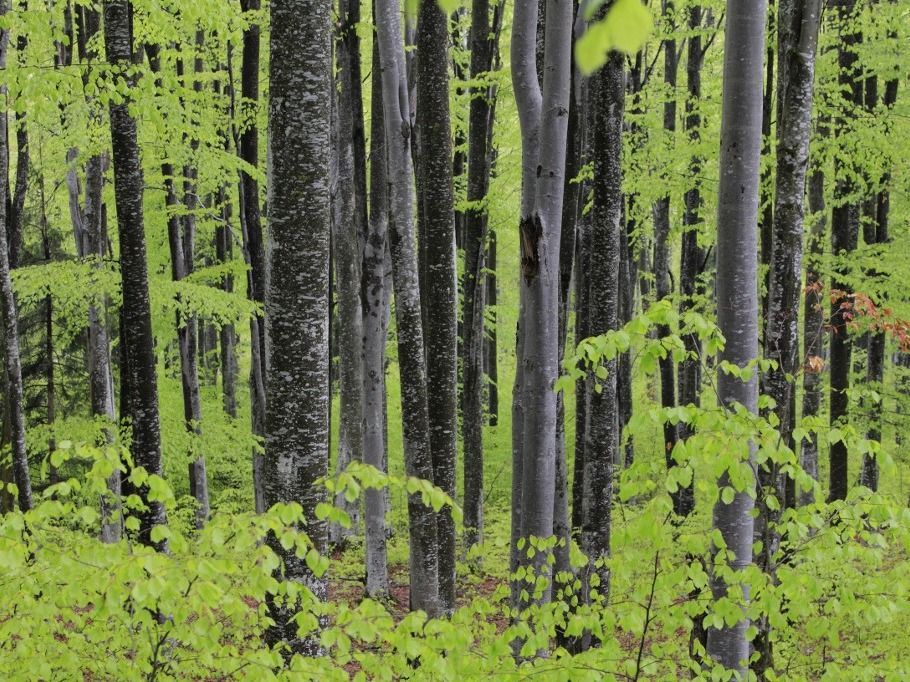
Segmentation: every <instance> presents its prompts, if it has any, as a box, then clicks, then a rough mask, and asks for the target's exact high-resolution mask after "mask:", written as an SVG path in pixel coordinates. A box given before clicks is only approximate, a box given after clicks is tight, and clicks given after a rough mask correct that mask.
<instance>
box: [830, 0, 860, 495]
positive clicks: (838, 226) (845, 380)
mask: <svg viewBox="0 0 910 682" xmlns="http://www.w3.org/2000/svg"><path fill="white" fill-rule="evenodd" d="M854 6H855V4H854V0H837V3H836V5H835V8H836V10H837V16H838V19H839V20H840V22H841V25H840V31H841V39H840V43H839V45H838V55H837V63H838V77H837V80H838V84H839V85H840V87H841V89H842V92H843V93H844V101H843V106H844V108H845V112H844V113H843V114H842V115H841V120H839V121H838V122H837V124H836V125H835V136H837V135H839V134H840V132H841V130H843V128H844V127H845V126H847V125H849V123H847V121H846V120H845V119H847V118H850V117H851V114H852V109H853V107H854V106H859V105H861V104H862V97H863V91H862V80H861V79H860V78H859V64H858V59H857V56H856V52H855V51H854V49H855V45H856V44H857V43H858V42H859V39H860V37H859V34H857V33H856V32H855V29H853V28H851V27H850V26H848V24H849V22H850V21H852V19H853V11H854ZM845 163H846V162H845V161H843V160H842V159H841V158H840V157H839V156H838V157H835V160H834V176H835V185H834V202H835V205H834V208H833V210H832V214H831V251H832V254H833V255H834V256H835V258H840V259H843V258H844V257H845V256H848V255H849V254H850V253H851V252H852V251H854V250H855V249H856V244H857V240H858V238H859V206H858V205H857V204H856V203H854V202H853V200H852V199H851V198H850V197H851V195H852V194H853V192H854V189H855V182H854V181H853V179H852V177H851V176H852V172H851V170H850V169H849V168H845V167H844V166H845ZM846 269H847V268H845V267H844V266H843V265H841V266H840V267H836V268H835V271H834V272H835V275H834V277H833V279H832V282H831V288H832V289H834V290H835V291H838V292H841V294H840V295H839V296H838V297H837V299H836V300H834V301H833V302H832V304H831V318H830V326H831V397H830V401H831V408H830V411H829V415H830V423H831V426H832V427H833V426H837V425H840V424H842V422H843V421H844V420H845V419H847V413H848V408H849V402H850V401H849V397H848V395H847V392H848V390H849V388H850V369H851V364H850V363H851V357H852V353H853V342H852V341H851V339H850V337H849V332H848V330H847V319H846V317H845V316H844V312H845V310H844V308H843V304H845V303H849V302H850V299H849V295H850V293H851V292H850V290H849V289H850V287H849V285H848V284H847V283H846V282H845V281H844V275H845V274H846ZM829 458H830V468H829V474H830V478H829V490H828V498H829V500H843V499H846V497H847V488H848V486H849V482H848V478H847V445H846V443H844V442H843V441H842V440H841V441H838V442H837V443H832V444H831V449H830V451H829Z"/></svg>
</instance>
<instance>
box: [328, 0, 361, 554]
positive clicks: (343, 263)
mask: <svg viewBox="0 0 910 682" xmlns="http://www.w3.org/2000/svg"><path fill="white" fill-rule="evenodd" d="M358 3H359V0H341V2H340V3H339V16H341V17H343V18H347V17H349V16H350V9H349V6H350V5H356V4H358ZM353 31H356V27H355V26H351V25H348V24H347V23H343V24H342V25H341V27H340V29H339V34H338V36H337V39H336V50H335V55H336V61H337V76H336V78H337V86H336V88H335V101H336V105H337V106H336V111H337V112H338V113H337V118H336V120H337V144H336V145H335V154H336V155H337V159H338V161H337V172H338V184H337V188H336V191H335V220H334V221H333V226H332V228H333V231H332V249H333V252H334V253H333V259H332V260H333V265H334V268H335V282H336V288H335V292H336V297H337V302H338V303H337V306H338V311H337V312H338V321H339V324H338V327H337V329H338V331H337V340H338V346H337V348H338V355H339V385H340V405H339V408H340V422H339V425H338V427H339V431H338V461H337V468H338V470H339V471H341V470H343V469H344V467H346V466H347V465H348V463H350V462H351V461H354V460H359V459H361V458H362V456H363V307H362V304H361V297H360V284H361V266H362V261H363V246H362V242H363V238H364V234H365V226H364V225H363V224H362V222H361V219H362V218H364V217H365V216H363V215H362V214H361V213H360V211H359V210H358V206H357V192H358V190H360V191H362V189H363V188H358V186H357V182H356V179H355V174H356V171H355V165H354V145H355V142H354V118H355V117H354V108H355V106H360V102H355V99H354V85H353V80H354V69H353V61H354V59H353V55H352V54H351V52H350V50H349V49H347V48H348V45H347V43H346V34H347V33H348V32H353ZM335 503H336V505H338V506H339V507H340V508H342V509H344V510H345V511H346V512H347V513H348V515H349V516H350V517H351V519H352V521H353V523H354V525H356V524H357V522H358V519H359V509H360V506H359V503H358V502H356V501H355V502H354V503H348V502H347V500H346V499H345V496H344V495H343V494H340V495H338V496H337V497H336V500H335ZM331 534H332V536H333V537H332V540H333V542H340V541H341V540H342V538H343V536H344V535H345V534H346V531H344V530H343V529H342V528H340V527H339V526H334V525H333V527H332V529H331Z"/></svg>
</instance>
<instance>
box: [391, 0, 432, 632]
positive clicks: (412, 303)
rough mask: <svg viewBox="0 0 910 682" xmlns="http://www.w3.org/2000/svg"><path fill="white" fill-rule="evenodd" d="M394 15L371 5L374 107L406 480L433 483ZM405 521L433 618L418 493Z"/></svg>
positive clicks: (428, 535) (403, 85)
mask: <svg viewBox="0 0 910 682" xmlns="http://www.w3.org/2000/svg"><path fill="white" fill-rule="evenodd" d="M399 14H400V8H399V5H398V2H397V0H377V2H376V39H377V41H378V43H379V55H380V63H381V68H382V104H383V107H382V108H383V117H384V123H385V131H386V134H385V138H386V151H387V154H388V156H387V158H388V181H389V197H390V208H391V247H392V249H391V250H392V269H393V278H394V282H395V321H396V326H397V331H398V334H397V335H398V367H399V372H400V375H401V394H402V395H401V400H402V406H401V408H402V409H401V412H402V422H403V429H404V457H405V469H406V471H407V474H408V476H416V477H417V478H422V479H425V480H428V481H433V459H432V453H431V451H430V433H429V416H428V411H427V372H426V358H425V356H424V339H423V328H422V321H421V301H420V288H419V284H418V260H417V252H416V243H415V238H414V216H413V205H412V192H413V185H412V181H413V180H412V178H413V169H412V160H411V132H412V129H411V120H410V104H409V101H410V100H409V97H408V80H407V73H406V67H405V59H404V43H403V42H402V38H401V26H400V21H399ZM434 390H435V387H434ZM408 519H409V525H410V529H409V530H410V548H411V551H410V577H411V608H412V609H415V610H418V609H420V610H424V611H426V612H427V613H428V614H429V615H431V616H435V615H437V613H438V611H439V557H438V545H437V534H436V514H435V513H434V512H433V510H432V508H430V507H428V506H426V505H424V504H423V502H422V501H421V499H420V496H419V495H414V494H412V495H409V496H408Z"/></svg>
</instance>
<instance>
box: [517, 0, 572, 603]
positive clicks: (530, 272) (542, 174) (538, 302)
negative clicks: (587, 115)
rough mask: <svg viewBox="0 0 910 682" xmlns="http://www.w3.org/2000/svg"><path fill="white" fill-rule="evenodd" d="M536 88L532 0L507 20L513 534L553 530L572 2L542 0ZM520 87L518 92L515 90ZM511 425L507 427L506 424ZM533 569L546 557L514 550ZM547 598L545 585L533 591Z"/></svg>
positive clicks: (526, 536) (536, 534)
mask: <svg viewBox="0 0 910 682" xmlns="http://www.w3.org/2000/svg"><path fill="white" fill-rule="evenodd" d="M546 13H547V22H546V27H545V39H544V42H545V60H544V61H545V64H544V66H543V74H544V75H543V88H542V89H541V87H540V85H539V84H538V82H537V58H536V55H535V41H534V36H535V31H536V26H537V19H538V11H537V3H536V2H534V0H520V1H519V3H518V4H517V5H516V7H515V17H514V21H513V25H512V81H513V86H514V88H515V92H516V96H517V97H518V110H519V122H520V125H521V133H522V206H521V222H520V224H519V230H520V240H521V279H520V292H521V297H522V302H523V310H521V315H522V319H521V322H520V324H521V325H522V329H523V333H524V339H523V349H522V354H521V357H520V358H519V359H518V361H519V364H520V365H521V372H522V386H521V400H522V402H523V409H524V417H523V424H522V427H523V428H522V431H523V433H522V451H523V452H522V456H523V464H522V472H521V473H522V478H521V531H520V537H521V538H524V539H529V538H532V537H536V538H540V539H546V538H549V537H551V536H552V535H553V516H554V515H553V511H554V508H555V503H554V478H555V475H556V416H557V414H556V413H557V410H556V392H555V391H554V382H555V380H556V378H557V376H558V373H559V359H558V357H557V355H558V336H559V333H558V332H559V241H560V231H561V227H562V226H561V219H562V203H563V187H564V181H565V178H564V175H565V161H566V156H565V147H566V137H567V127H568V112H569V94H570V92H569V91H570V85H571V78H570V73H571V72H570V69H571V49H572V47H571V46H572V41H571V37H572V23H573V14H572V4H571V3H567V2H559V1H558V0H549V1H548V3H547V9H546ZM519 93H520V94H519ZM513 428H514V425H513ZM519 559H520V563H521V564H525V565H529V566H533V568H534V569H535V570H537V571H540V570H544V569H545V567H546V565H547V564H546V556H545V555H544V554H543V553H540V552H537V553H534V556H532V557H530V558H529V557H528V552H526V551H525V552H520V553H519ZM541 598H542V600H543V601H548V600H549V590H548V589H547V590H545V591H544V594H543V595H541Z"/></svg>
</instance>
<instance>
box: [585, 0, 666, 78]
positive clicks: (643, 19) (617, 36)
mask: <svg viewBox="0 0 910 682" xmlns="http://www.w3.org/2000/svg"><path fill="white" fill-rule="evenodd" d="M653 25H654V22H653V20H652V18H651V13H650V12H649V11H648V9H647V8H646V7H645V6H644V5H642V4H641V2H640V0H617V2H616V3H615V4H614V5H613V6H612V7H611V8H610V10H609V11H608V12H607V16H606V17H604V18H603V19H601V20H600V21H598V22H597V23H596V24H592V25H591V26H589V27H588V30H587V31H585V33H584V35H582V36H581V38H579V39H578V42H577V43H576V45H575V63H576V64H578V68H579V69H581V72H582V73H584V74H590V73H592V72H593V71H596V70H597V69H598V68H600V67H601V66H603V65H604V64H605V63H606V61H607V55H608V54H609V52H610V51H611V50H616V51H618V52H625V53H626V54H634V53H635V52H638V50H639V49H640V48H641V46H642V45H643V44H644V42H645V40H646V39H647V37H648V35H649V34H650V33H651V29H652V28H653Z"/></svg>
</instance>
